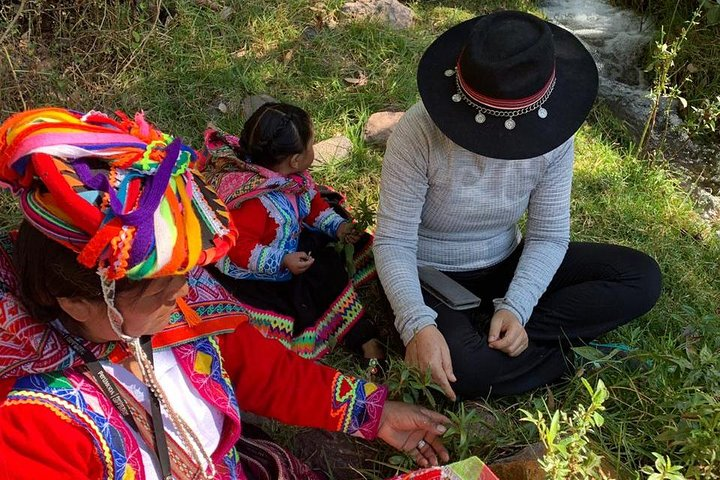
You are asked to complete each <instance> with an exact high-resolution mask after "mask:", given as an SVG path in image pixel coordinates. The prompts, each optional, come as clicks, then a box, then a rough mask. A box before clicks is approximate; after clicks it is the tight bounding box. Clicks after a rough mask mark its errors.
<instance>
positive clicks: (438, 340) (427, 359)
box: [405, 325, 457, 401]
mask: <svg viewBox="0 0 720 480" xmlns="http://www.w3.org/2000/svg"><path fill="white" fill-rule="evenodd" d="M405 362H406V363H407V364H408V365H411V366H414V367H416V368H418V369H419V370H420V371H422V372H424V371H426V370H427V369H428V368H429V369H430V373H431V374H432V378H433V380H434V381H435V383H437V384H438V385H439V386H440V388H442V390H443V392H445V395H446V396H447V397H448V398H449V399H450V400H453V401H455V399H456V396H455V392H454V391H453V389H452V387H451V386H450V382H455V381H457V378H455V374H454V373H453V368H452V360H451V359H450V349H449V348H448V345H447V342H446V341H445V337H443V334H442V333H440V330H438V329H437V327H436V326H435V325H430V326H427V327H425V328H423V329H422V330H420V331H419V332H417V333H416V334H415V336H414V337H413V338H412V340H410V343H408V344H407V348H406V350H405Z"/></svg>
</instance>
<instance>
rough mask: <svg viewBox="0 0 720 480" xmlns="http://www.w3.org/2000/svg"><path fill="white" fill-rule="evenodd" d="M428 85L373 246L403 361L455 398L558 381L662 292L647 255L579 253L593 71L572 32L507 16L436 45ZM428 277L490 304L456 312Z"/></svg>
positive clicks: (425, 68) (407, 119) (424, 72)
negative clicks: (577, 357) (574, 349)
mask: <svg viewBox="0 0 720 480" xmlns="http://www.w3.org/2000/svg"><path fill="white" fill-rule="evenodd" d="M417 81H418V89H419V91H420V97H421V101H420V102H419V103H417V104H416V105H415V106H413V107H412V108H411V109H410V110H409V111H408V112H407V113H406V114H405V115H404V116H403V118H402V120H401V121H400V123H399V125H398V126H397V128H396V129H395V131H394V133H393V136H392V137H391V139H390V141H389V143H388V147H387V151H386V154H385V159H384V162H383V170H382V180H381V186H380V206H379V211H378V220H377V221H378V228H377V233H376V241H375V247H374V253H375V258H376V264H377V268H378V274H379V277H380V280H381V282H382V284H383V287H384V289H385V292H386V293H387V295H388V298H389V300H390V303H391V305H392V307H393V310H394V312H395V317H396V327H397V329H398V331H399V332H400V335H401V337H402V339H403V341H404V342H405V344H406V346H407V350H406V355H405V359H406V361H407V362H409V363H411V364H413V365H416V366H418V367H419V368H421V369H425V368H428V367H429V368H430V369H431V371H432V374H433V377H434V379H435V380H436V381H437V382H438V383H439V384H440V385H441V386H442V387H443V389H444V391H445V393H446V394H447V396H448V397H450V398H452V399H454V398H455V397H456V394H461V395H462V396H463V397H480V396H486V395H488V394H491V395H509V394H517V393H521V392H525V391H527V390H530V389H533V388H536V387H539V386H541V385H546V384H549V383H551V382H554V381H556V380H558V379H559V378H560V377H562V376H563V375H564V374H566V373H568V372H570V371H572V363H573V362H572V359H571V358H569V357H568V355H569V353H570V347H571V346H575V345H579V344H583V343H585V342H589V341H591V340H593V339H595V338H596V337H598V336H600V335H602V334H604V333H606V332H608V331H610V330H612V329H614V328H616V327H618V326H620V325H622V324H624V323H626V322H629V321H630V320H632V319H634V318H637V317H639V316H641V315H643V314H644V313H646V312H647V311H649V310H650V309H651V308H652V307H653V305H654V304H655V302H656V301H657V299H658V296H659V294H660V285H661V275H660V270H659V268H658V265H657V263H656V262H655V261H654V260H653V259H652V258H650V257H648V256H647V255H645V254H643V253H640V252H637V251H635V250H632V249H629V248H625V247H620V246H615V245H607V244H598V243H580V242H569V234H570V188H571V183H572V174H573V158H574V154H573V136H574V134H575V132H576V131H577V129H578V128H579V127H580V125H581V124H582V123H583V122H584V120H585V117H586V116H587V114H588V112H589V111H590V108H591V107H592V104H593V101H594V99H595V96H596V93H597V86H598V74H597V69H596V66H595V62H594V61H593V58H592V56H591V55H590V53H588V51H587V50H586V49H585V47H584V46H583V45H582V43H581V42H580V41H579V40H578V39H577V38H576V37H574V36H573V35H572V34H571V33H570V32H568V31H566V30H564V29H563V28H560V27H558V26H557V25H553V24H551V23H548V22H545V21H543V20H541V19H539V18H537V17H535V16H533V15H530V14H527V13H522V12H514V11H502V12H496V13H492V14H489V15H485V16H481V17H477V18H474V19H472V20H468V21H466V22H463V23H461V24H459V25H457V26H455V27H452V28H450V29H449V30H448V31H447V32H445V33H443V34H442V35H441V36H440V37H438V38H437V39H436V40H435V41H434V42H433V43H432V44H431V45H430V47H428V49H427V50H426V52H425V54H424V55H423V57H422V59H421V60H420V65H419V67H418V75H417ZM525 214H527V221H526V224H525V236H524V239H523V237H522V235H521V230H520V228H519V226H518V222H519V221H520V219H521V218H522V217H523V215H525ZM419 266H422V267H429V268H434V269H436V270H439V271H441V272H443V273H445V274H447V275H448V276H449V277H450V279H451V280H452V281H454V282H457V283H459V284H460V285H462V286H463V287H465V288H467V289H469V290H470V291H471V292H473V293H474V294H475V295H477V296H478V297H480V299H481V305H480V307H479V308H475V309H469V310H456V309H453V308H451V307H449V306H447V305H446V304H444V303H442V302H441V300H439V299H437V298H436V297H434V296H433V295H431V294H429V293H427V292H426V291H424V290H423V289H421V285H420V281H419V279H418V270H417V267H419Z"/></svg>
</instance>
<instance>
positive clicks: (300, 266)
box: [282, 252, 315, 275]
mask: <svg viewBox="0 0 720 480" xmlns="http://www.w3.org/2000/svg"><path fill="white" fill-rule="evenodd" d="M314 262H315V259H314V258H312V257H311V256H310V255H308V254H307V253H305V252H293V253H288V254H287V255H285V256H284V257H283V261H282V264H283V266H284V267H285V268H287V269H288V270H290V271H291V272H292V273H293V274H294V275H299V274H301V273H303V272H305V271H306V270H307V269H308V268H310V266H311V265H312V264H313V263H314Z"/></svg>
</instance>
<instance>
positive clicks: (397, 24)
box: [340, 0, 415, 30]
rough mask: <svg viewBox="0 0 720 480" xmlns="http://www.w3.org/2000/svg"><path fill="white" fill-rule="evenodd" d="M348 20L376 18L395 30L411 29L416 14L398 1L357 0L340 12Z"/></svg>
mask: <svg viewBox="0 0 720 480" xmlns="http://www.w3.org/2000/svg"><path fill="white" fill-rule="evenodd" d="M340 11H341V12H342V13H343V14H344V15H345V16H346V17H348V18H356V19H360V18H375V19H378V20H381V21H383V22H386V23H387V24H388V25H389V26H390V27H391V28H393V29H395V30H402V29H405V28H410V27H411V26H412V25H413V23H414V22H415V14H414V13H413V11H412V10H411V9H410V7H408V6H406V5H403V4H402V3H400V2H398V0H357V1H355V2H347V3H345V5H343V6H342V8H341V10H340Z"/></svg>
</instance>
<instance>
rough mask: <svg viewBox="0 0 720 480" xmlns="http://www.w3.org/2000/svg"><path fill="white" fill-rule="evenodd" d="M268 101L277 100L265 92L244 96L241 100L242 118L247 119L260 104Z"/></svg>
mask: <svg viewBox="0 0 720 480" xmlns="http://www.w3.org/2000/svg"><path fill="white" fill-rule="evenodd" d="M270 102H277V100H275V99H274V98H273V97H271V96H270V95H265V94H260V95H250V96H249V97H245V98H244V99H243V101H242V113H243V118H244V119H245V120H247V119H248V118H250V116H251V115H252V114H253V113H255V110H257V109H258V108H260V106H261V105H263V104H265V103H270Z"/></svg>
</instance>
